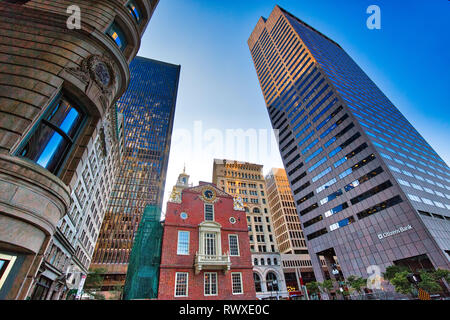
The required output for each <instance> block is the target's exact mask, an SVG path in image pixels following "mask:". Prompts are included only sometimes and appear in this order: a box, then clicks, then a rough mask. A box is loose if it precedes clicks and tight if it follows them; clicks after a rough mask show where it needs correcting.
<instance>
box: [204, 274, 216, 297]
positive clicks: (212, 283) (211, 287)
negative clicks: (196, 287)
mask: <svg viewBox="0 0 450 320" xmlns="http://www.w3.org/2000/svg"><path fill="white" fill-rule="evenodd" d="M204 288H205V292H204V295H205V296H215V295H217V273H216V272H205V279H204Z"/></svg>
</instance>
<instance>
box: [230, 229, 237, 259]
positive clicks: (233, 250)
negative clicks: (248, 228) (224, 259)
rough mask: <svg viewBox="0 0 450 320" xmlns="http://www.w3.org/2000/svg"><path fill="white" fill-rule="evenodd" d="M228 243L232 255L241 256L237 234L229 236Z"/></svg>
mask: <svg viewBox="0 0 450 320" xmlns="http://www.w3.org/2000/svg"><path fill="white" fill-rule="evenodd" d="M228 242H229V245H230V255H232V256H238V255H239V241H238V236H237V235H235V234H230V235H229V236H228Z"/></svg>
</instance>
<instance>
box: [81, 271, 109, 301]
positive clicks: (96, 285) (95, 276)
mask: <svg viewBox="0 0 450 320" xmlns="http://www.w3.org/2000/svg"><path fill="white" fill-rule="evenodd" d="M106 271H107V270H106V269H105V268H97V269H94V270H92V271H91V272H89V273H88V275H87V277H86V282H85V283H84V291H86V292H87V293H88V294H90V295H92V296H93V297H94V299H96V300H104V299H105V296H103V295H102V294H98V293H96V291H99V290H100V288H101V287H102V284H103V280H104V276H103V275H104V274H105V273H106Z"/></svg>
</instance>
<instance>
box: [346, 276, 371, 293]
mask: <svg viewBox="0 0 450 320" xmlns="http://www.w3.org/2000/svg"><path fill="white" fill-rule="evenodd" d="M346 283H347V285H348V286H350V287H352V288H353V289H355V290H356V291H357V292H358V293H361V292H362V291H363V289H364V288H365V287H367V279H365V278H362V277H357V276H353V275H352V276H349V277H347V280H346Z"/></svg>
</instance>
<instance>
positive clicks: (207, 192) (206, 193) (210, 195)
mask: <svg viewBox="0 0 450 320" xmlns="http://www.w3.org/2000/svg"><path fill="white" fill-rule="evenodd" d="M202 195H203V199H204V200H206V201H213V200H214V199H215V198H216V193H215V192H214V190H211V189H204V190H203V192H202Z"/></svg>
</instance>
